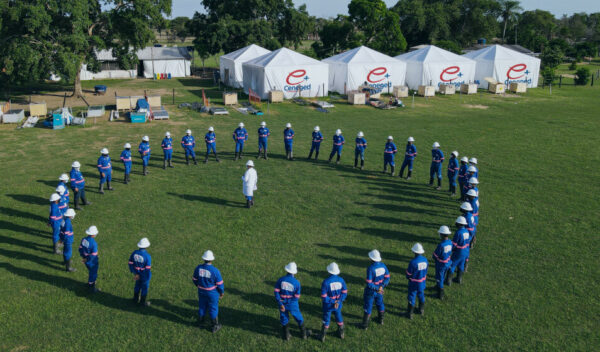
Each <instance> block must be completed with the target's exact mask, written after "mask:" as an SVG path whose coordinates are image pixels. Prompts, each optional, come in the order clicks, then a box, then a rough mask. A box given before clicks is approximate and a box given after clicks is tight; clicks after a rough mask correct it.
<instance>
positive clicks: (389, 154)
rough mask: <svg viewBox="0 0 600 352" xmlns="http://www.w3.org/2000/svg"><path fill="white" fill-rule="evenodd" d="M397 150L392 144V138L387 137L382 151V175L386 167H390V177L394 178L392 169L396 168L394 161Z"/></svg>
mask: <svg viewBox="0 0 600 352" xmlns="http://www.w3.org/2000/svg"><path fill="white" fill-rule="evenodd" d="M397 152H398V148H396V144H394V137H392V136H388V137H387V142H386V143H385V148H384V149H383V173H384V174H385V173H386V172H387V167H388V165H389V166H390V170H391V173H390V174H391V175H392V176H394V169H395V168H396V162H395V161H394V159H395V156H396V153H397Z"/></svg>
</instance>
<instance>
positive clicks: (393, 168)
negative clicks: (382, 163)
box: [390, 166, 396, 176]
mask: <svg viewBox="0 0 600 352" xmlns="http://www.w3.org/2000/svg"><path fill="white" fill-rule="evenodd" d="M395 170H396V167H395V166H391V171H392V172H391V173H390V176H394V171H395Z"/></svg>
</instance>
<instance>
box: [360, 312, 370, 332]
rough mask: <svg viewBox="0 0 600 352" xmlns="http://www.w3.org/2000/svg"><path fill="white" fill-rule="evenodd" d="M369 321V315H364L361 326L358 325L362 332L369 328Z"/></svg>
mask: <svg viewBox="0 0 600 352" xmlns="http://www.w3.org/2000/svg"><path fill="white" fill-rule="evenodd" d="M369 320H371V314H367V313H364V314H363V321H362V324H360V328H361V329H363V330H367V329H368V328H369Z"/></svg>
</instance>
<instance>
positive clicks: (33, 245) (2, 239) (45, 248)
mask: <svg viewBox="0 0 600 352" xmlns="http://www.w3.org/2000/svg"><path fill="white" fill-rule="evenodd" d="M0 243H3V244H8V245H13V246H19V247H23V248H25V249H35V250H38V251H42V252H47V253H53V252H54V251H53V249H52V248H51V247H50V246H51V245H52V244H51V241H50V236H48V242H47V245H44V244H40V243H37V242H29V241H23V240H21V239H18V238H15V237H8V236H3V235H0Z"/></svg>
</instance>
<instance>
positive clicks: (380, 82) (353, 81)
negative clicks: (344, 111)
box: [323, 46, 406, 94]
mask: <svg viewBox="0 0 600 352" xmlns="http://www.w3.org/2000/svg"><path fill="white" fill-rule="evenodd" d="M323 62H325V63H327V64H329V87H330V90H332V91H335V92H338V93H341V94H345V93H346V92H348V91H351V90H357V89H358V87H359V86H360V85H362V84H364V83H366V84H368V85H369V86H371V87H372V88H374V89H377V90H383V91H384V92H386V91H387V90H389V91H390V92H391V91H392V88H393V86H399V85H404V79H405V77H406V63H405V62H402V61H400V60H397V59H394V58H393V57H390V56H387V55H385V54H382V53H380V52H378V51H375V50H373V49H370V48H367V47H366V46H359V47H358V48H354V49H352V50H348V51H346V52H343V53H341V54H338V55H335V56H332V57H329V58H327V59H324V60H323Z"/></svg>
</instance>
